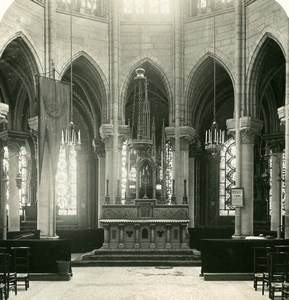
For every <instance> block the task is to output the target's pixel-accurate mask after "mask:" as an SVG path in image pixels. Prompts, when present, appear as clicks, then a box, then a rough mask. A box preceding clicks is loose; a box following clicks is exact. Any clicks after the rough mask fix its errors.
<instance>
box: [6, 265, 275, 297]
mask: <svg viewBox="0 0 289 300" xmlns="http://www.w3.org/2000/svg"><path fill="white" fill-rule="evenodd" d="M199 274H200V268H199V267H171V268H157V267H77V268H73V277H72V279H71V280H70V281H54V282H52V281H46V282H45V281H32V282H30V288H29V290H28V291H25V290H24V289H20V290H19V291H18V295H17V296H15V295H14V293H13V292H12V293H11V294H10V297H9V299H10V300H16V299H17V300H22V299H23V300H24V299H26V300H46V299H47V300H82V299H83V300H84V299H85V300H90V299H101V300H163V299H165V300H189V299H192V300H245V299H248V300H259V299H260V300H266V299H269V297H268V291H266V293H265V295H264V296H262V294H261V290H260V289H259V290H258V291H254V289H253V287H252V282H250V281H204V279H203V278H202V277H200V276H199ZM275 299H277V298H275ZM279 299H280V298H279Z"/></svg>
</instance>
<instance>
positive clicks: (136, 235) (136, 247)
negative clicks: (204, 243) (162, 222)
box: [134, 223, 140, 249]
mask: <svg viewBox="0 0 289 300" xmlns="http://www.w3.org/2000/svg"><path fill="white" fill-rule="evenodd" d="M139 228H140V224H137V223H135V224H134V230H135V243H134V248H135V249H138V248H139Z"/></svg>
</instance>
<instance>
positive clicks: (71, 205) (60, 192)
mask: <svg viewBox="0 0 289 300" xmlns="http://www.w3.org/2000/svg"><path fill="white" fill-rule="evenodd" d="M55 185H56V192H55V193H56V203H57V206H58V208H59V211H58V214H59V215H76V204H77V160H76V150H75V149H74V147H65V145H61V146H60V151H59V158H58V164H57V173H56V183H55Z"/></svg>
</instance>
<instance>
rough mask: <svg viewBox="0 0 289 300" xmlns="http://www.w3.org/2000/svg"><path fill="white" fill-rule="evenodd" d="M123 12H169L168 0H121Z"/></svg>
mask: <svg viewBox="0 0 289 300" xmlns="http://www.w3.org/2000/svg"><path fill="white" fill-rule="evenodd" d="M123 12H124V14H136V15H143V14H151V15H156V14H161V15H168V14H169V13H170V0H147V1H145V0H123Z"/></svg>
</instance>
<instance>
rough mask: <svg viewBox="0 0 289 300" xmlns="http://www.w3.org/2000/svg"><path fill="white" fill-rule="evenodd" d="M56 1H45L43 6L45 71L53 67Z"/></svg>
mask: <svg viewBox="0 0 289 300" xmlns="http://www.w3.org/2000/svg"><path fill="white" fill-rule="evenodd" d="M56 8H57V1H56V0H50V1H47V3H46V5H45V7H44V23H45V31H46V34H45V49H46V51H44V55H45V73H47V72H49V71H51V70H53V69H54V63H53V59H54V55H55V53H54V52H55V41H56V20H55V14H56Z"/></svg>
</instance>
